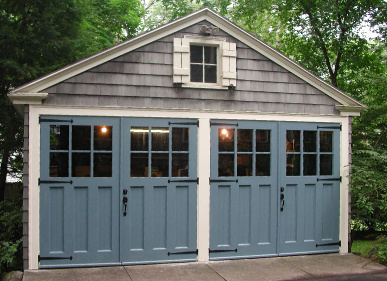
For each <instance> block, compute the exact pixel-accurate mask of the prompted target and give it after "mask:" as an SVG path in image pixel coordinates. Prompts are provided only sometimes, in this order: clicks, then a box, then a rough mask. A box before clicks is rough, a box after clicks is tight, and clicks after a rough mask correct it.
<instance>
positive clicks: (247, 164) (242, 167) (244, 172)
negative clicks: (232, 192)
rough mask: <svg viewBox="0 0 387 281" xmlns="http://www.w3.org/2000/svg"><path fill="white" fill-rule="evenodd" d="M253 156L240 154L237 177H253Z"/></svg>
mask: <svg viewBox="0 0 387 281" xmlns="http://www.w3.org/2000/svg"><path fill="white" fill-rule="evenodd" d="M252 167H253V156H252V155H251V154H238V158H237V176H238V177H248V176H252Z"/></svg>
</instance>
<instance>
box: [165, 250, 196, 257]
mask: <svg viewBox="0 0 387 281" xmlns="http://www.w3.org/2000/svg"><path fill="white" fill-rule="evenodd" d="M198 253H199V250H198V249H196V250H195V251H185V252H168V256H170V255H185V254H187V255H188V254H196V255H197V254H198Z"/></svg>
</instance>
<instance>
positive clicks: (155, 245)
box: [121, 118, 197, 264]
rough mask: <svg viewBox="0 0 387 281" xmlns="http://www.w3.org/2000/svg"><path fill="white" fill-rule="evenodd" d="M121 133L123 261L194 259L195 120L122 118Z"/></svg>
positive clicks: (195, 192)
mask: <svg viewBox="0 0 387 281" xmlns="http://www.w3.org/2000/svg"><path fill="white" fill-rule="evenodd" d="M122 134H123V143H124V144H125V145H124V147H123V155H124V157H123V165H122V167H123V169H122V171H121V173H122V177H121V178H122V184H121V261H122V263H123V264H132V263H149V262H164V261H178V260H187V261H188V260H196V198H197V172H196V171H197V162H196V161H197V160H196V158H197V152H196V151H197V124H196V123H193V122H192V121H191V122H190V121H189V120H167V119H145V118H136V119H134V118H126V119H124V120H123V128H122ZM125 192H126V194H125ZM125 197H126V198H127V200H128V203H127V206H126V210H127V212H126V214H124V212H125V203H124V202H123V200H126V199H124V198H125ZM187 252H188V253H187Z"/></svg>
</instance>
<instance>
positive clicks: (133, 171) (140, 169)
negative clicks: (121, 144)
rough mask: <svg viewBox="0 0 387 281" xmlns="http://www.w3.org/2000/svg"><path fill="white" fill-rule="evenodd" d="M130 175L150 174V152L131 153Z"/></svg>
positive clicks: (144, 175) (145, 175) (142, 175)
mask: <svg viewBox="0 0 387 281" xmlns="http://www.w3.org/2000/svg"><path fill="white" fill-rule="evenodd" d="M130 176H131V177H147V176H148V153H131V155H130Z"/></svg>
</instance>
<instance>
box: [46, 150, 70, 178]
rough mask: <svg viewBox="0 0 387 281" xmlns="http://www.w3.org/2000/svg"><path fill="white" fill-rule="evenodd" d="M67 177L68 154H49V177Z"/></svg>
mask: <svg viewBox="0 0 387 281" xmlns="http://www.w3.org/2000/svg"><path fill="white" fill-rule="evenodd" d="M68 176H69V154H68V153H67V152H51V153H50V177H68Z"/></svg>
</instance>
